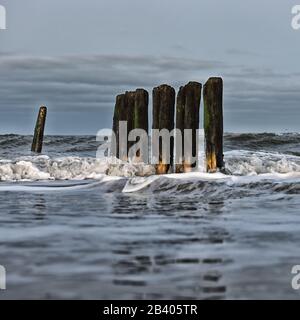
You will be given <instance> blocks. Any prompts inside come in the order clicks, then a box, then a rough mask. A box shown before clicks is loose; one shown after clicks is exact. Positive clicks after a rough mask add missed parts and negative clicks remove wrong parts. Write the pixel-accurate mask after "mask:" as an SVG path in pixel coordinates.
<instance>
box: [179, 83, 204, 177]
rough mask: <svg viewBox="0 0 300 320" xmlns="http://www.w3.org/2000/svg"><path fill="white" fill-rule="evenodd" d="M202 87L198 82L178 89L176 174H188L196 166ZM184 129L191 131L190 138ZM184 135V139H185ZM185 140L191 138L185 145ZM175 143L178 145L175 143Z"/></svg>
mask: <svg viewBox="0 0 300 320" xmlns="http://www.w3.org/2000/svg"><path fill="white" fill-rule="evenodd" d="M201 89H202V85H201V83H198V82H189V83H188V84H187V85H186V86H184V87H181V88H180V89H179V92H178V95H177V106H176V129H178V130H180V132H181V137H180V139H181V152H182V153H183V154H182V163H178V164H177V165H176V172H177V173H180V172H189V171H191V170H192V168H194V167H195V166H196V165H197V160H196V159H197V157H198V136H197V134H198V131H197V130H198V129H199V111H200V101H201ZM185 129H189V130H191V136H188V132H187V131H184V130H185ZM185 135H186V137H185ZM187 138H191V141H188V144H189V145H187V144H185V141H187V140H188V139H187ZM177 143H180V142H179V141H177Z"/></svg>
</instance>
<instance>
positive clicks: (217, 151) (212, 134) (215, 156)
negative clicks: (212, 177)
mask: <svg viewBox="0 0 300 320" xmlns="http://www.w3.org/2000/svg"><path fill="white" fill-rule="evenodd" d="M203 98H204V131H205V140H206V166H207V171H208V172H216V171H217V169H222V168H223V166H224V162H223V80H222V78H209V79H208V81H207V82H206V84H205V85H204V89H203Z"/></svg>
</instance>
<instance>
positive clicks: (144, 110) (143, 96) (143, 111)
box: [133, 89, 149, 162]
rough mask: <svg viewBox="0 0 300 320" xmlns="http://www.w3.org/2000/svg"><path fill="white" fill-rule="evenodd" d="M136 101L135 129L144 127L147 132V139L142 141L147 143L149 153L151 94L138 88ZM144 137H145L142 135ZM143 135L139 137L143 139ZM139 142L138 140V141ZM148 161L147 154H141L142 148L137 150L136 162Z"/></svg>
mask: <svg viewBox="0 0 300 320" xmlns="http://www.w3.org/2000/svg"><path fill="white" fill-rule="evenodd" d="M134 98H135V101H134V115H133V129H142V130H144V131H145V133H146V135H147V136H146V138H147V141H143V140H142V141H141V142H142V143H146V144H147V146H145V147H146V149H147V155H148V151H149V150H148V148H149V145H148V133H149V124H148V105H149V94H148V92H147V91H146V90H144V89H136V91H135V97H134ZM142 138H143V137H142ZM142 138H141V137H140V138H139V140H138V141H140V139H142ZM136 142H137V141H136ZM143 160H145V161H147V162H148V160H149V159H148V156H147V157H145V155H142V154H141V150H139V151H138V152H137V154H136V155H135V162H139V161H143Z"/></svg>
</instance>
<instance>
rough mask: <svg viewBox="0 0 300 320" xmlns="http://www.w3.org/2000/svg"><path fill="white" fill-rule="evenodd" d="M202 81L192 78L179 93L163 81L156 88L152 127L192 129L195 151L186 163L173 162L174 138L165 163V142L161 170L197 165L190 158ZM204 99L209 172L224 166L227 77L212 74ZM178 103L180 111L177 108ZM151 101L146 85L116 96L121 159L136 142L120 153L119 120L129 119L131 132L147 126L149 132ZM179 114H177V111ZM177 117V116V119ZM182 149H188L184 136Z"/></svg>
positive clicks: (182, 169) (181, 169) (158, 168)
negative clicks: (224, 95)
mask: <svg viewBox="0 0 300 320" xmlns="http://www.w3.org/2000/svg"><path fill="white" fill-rule="evenodd" d="M201 91H202V85H201V83H198V82H189V83H188V84H187V85H185V86H183V87H181V88H180V89H179V92H178V94H177V99H176V92H175V89H174V88H172V87H171V86H169V85H166V84H163V85H160V86H158V87H156V88H154V89H153V92H152V98H153V99H152V100H153V109H152V119H153V124H152V129H158V130H162V129H167V130H169V131H170V132H171V131H172V130H173V129H174V128H176V129H179V130H180V131H181V133H182V136H183V135H184V129H191V130H192V142H191V143H192V148H191V152H192V154H191V155H190V156H189V155H187V156H186V155H185V157H183V158H182V163H179V164H178V163H177V164H176V165H175V167H174V166H173V158H174V141H173V140H171V141H170V143H171V145H170V151H171V152H170V159H168V161H167V163H164V161H163V157H162V152H161V146H159V147H160V151H159V164H157V165H156V173H157V174H165V173H167V172H170V170H171V169H172V168H174V169H173V171H175V172H177V173H180V172H189V171H191V169H192V168H193V167H194V166H195V165H196V163H194V162H191V161H190V159H192V158H193V156H196V152H197V150H198V148H197V141H198V138H197V134H198V129H199V114H200V102H201ZM203 100H204V132H205V154H206V167H207V171H208V172H215V171H217V169H218V168H219V169H222V168H223V166H224V162H223V80H222V78H217V77H213V78H209V79H208V81H207V82H206V83H205V85H204V87H203ZM175 103H176V112H175ZM148 104H149V95H148V92H147V91H146V90H144V89H137V90H136V91H131V92H126V93H124V94H120V95H118V96H117V97H116V104H115V110H114V118H113V131H114V133H115V136H116V148H115V150H116V152H115V154H114V155H115V156H116V157H117V158H121V160H127V159H128V151H129V149H130V147H131V146H132V144H133V143H132V142H128V144H127V148H128V149H127V154H126V155H125V156H124V154H122V155H121V154H120V152H119V150H120V140H119V138H120V137H119V124H120V121H127V130H128V132H127V137H128V133H129V132H130V131H131V130H133V129H143V130H145V131H146V132H147V134H149V127H148V123H149V121H148ZM175 114H176V115H175ZM175 118H176V120H175ZM181 141H182V150H184V139H182V140H181Z"/></svg>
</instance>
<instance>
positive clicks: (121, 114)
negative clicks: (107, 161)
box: [111, 94, 125, 159]
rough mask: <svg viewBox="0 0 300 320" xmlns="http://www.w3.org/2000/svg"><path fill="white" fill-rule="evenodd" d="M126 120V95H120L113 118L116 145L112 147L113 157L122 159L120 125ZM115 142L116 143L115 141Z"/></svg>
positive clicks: (117, 98)
mask: <svg viewBox="0 0 300 320" xmlns="http://www.w3.org/2000/svg"><path fill="white" fill-rule="evenodd" d="M124 118H125V94H119V95H117V97H116V104H115V110H114V118H113V132H114V134H115V138H116V140H115V143H116V145H112V148H111V150H112V153H111V155H112V156H115V157H117V158H118V159H119V158H120V140H119V123H120V121H122V119H123V120H124ZM113 142H114V141H113Z"/></svg>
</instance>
